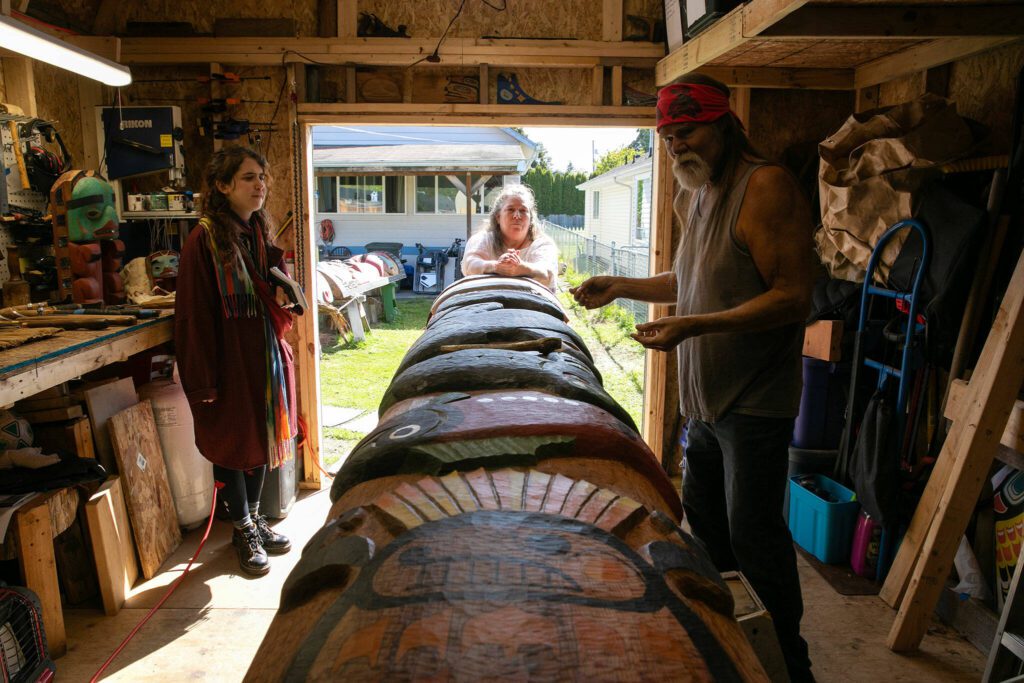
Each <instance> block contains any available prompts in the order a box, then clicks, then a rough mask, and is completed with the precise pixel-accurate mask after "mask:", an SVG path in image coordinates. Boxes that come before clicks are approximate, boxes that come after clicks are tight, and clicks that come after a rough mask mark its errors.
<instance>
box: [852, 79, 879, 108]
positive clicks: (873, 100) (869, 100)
mask: <svg viewBox="0 0 1024 683" xmlns="http://www.w3.org/2000/svg"><path fill="white" fill-rule="evenodd" d="M880 96H881V94H880V93H879V91H878V86H877V85H870V86H868V87H866V88H858V89H857V93H856V96H855V97H854V101H853V110H854V111H855V112H857V113H860V112H862V111H868V110H869V109H874V108H875V107H877V106H878V102H879V99H880Z"/></svg>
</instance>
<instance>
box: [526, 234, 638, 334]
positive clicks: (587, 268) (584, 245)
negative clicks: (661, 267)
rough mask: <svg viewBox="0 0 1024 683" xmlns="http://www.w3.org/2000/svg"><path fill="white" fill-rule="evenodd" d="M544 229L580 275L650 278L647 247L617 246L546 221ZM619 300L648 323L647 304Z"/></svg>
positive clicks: (623, 305) (636, 316)
mask: <svg viewBox="0 0 1024 683" xmlns="http://www.w3.org/2000/svg"><path fill="white" fill-rule="evenodd" d="M544 230H545V232H547V234H548V235H549V236H550V237H551V239H553V240H554V241H555V244H557V245H558V251H559V254H561V257H562V260H563V261H565V263H567V264H568V265H569V267H570V268H572V269H573V270H575V271H576V272H577V273H580V274H581V275H585V276H587V277H591V276H593V275H621V276H623V277H649V272H650V252H649V249H648V247H616V246H615V244H614V243H612V244H605V243H603V242H598V241H597V239H596V238H595V237H586V236H584V235H583V234H581V233H580V232H578V231H576V230H570V229H567V228H564V227H562V226H561V225H556V224H554V223H552V222H551V221H547V220H546V221H544ZM616 303H618V305H619V306H621V307H622V308H624V309H626V310H627V311H629V312H630V313H632V314H633V317H634V318H635V319H636V321H637V322H638V323H642V322H647V304H646V303H644V302H641V301H633V300H632V299H619V300H618V301H617V302H616Z"/></svg>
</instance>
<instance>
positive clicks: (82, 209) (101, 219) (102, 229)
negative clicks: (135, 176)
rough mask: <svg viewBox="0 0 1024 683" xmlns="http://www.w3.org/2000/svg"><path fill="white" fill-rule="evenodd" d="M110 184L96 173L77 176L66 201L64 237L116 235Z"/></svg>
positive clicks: (85, 239) (107, 237) (83, 238)
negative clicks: (78, 178)
mask: <svg viewBox="0 0 1024 683" xmlns="http://www.w3.org/2000/svg"><path fill="white" fill-rule="evenodd" d="M118 227H119V226H118V221H117V210H116V209H115V208H114V188H113V187H111V185H110V183H108V182H107V181H105V180H103V179H102V178H97V177H86V178H81V179H80V180H79V181H78V182H77V183H75V187H74V189H73V190H72V191H71V199H70V200H69V201H68V239H69V240H71V241H72V242H91V241H92V240H113V239H117V232H118Z"/></svg>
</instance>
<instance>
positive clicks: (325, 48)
mask: <svg viewBox="0 0 1024 683" xmlns="http://www.w3.org/2000/svg"><path fill="white" fill-rule="evenodd" d="M437 42H438V38H419V39H416V38H413V39H406V38H354V37H350V38H342V39H338V38H123V39H121V50H122V56H123V60H122V61H123V63H125V64H195V63H202V62H224V63H226V64H238V65H252V64H263V65H275V66H277V65H280V64H281V62H282V60H284V61H285V62H303V61H307V58H308V59H312V60H316V61H317V62H320V63H324V64H361V65H368V66H408V65H409V64H411V63H413V62H414V61H416V60H418V59H420V58H422V57H424V56H426V55H429V54H430V53H432V52H433V51H434V48H435V46H436V45H437ZM300 53H301V54H300ZM439 54H440V56H441V62H440V63H439V64H437V65H436V66H439V67H443V68H450V67H451V66H452V64H459V65H460V66H478V65H480V64H496V65H501V66H503V67H510V68H514V67H526V66H537V67H547V68H568V69H579V68H590V67H594V66H598V65H603V66H613V65H616V64H618V65H620V66H629V67H635V68H648V69H649V68H651V67H652V66H654V65H655V64H656V63H657V61H658V60H659V59H661V58H662V57H663V56H664V55H665V47H664V45H662V44H660V43H642V42H631V41H630V42H607V41H599V40H563V41H549V40H529V39H523V40H513V39H507V38H502V39H484V38H448V39H446V40H445V41H444V44H443V45H442V46H441V49H440V51H439ZM303 55H305V57H304V56H303ZM418 66H419V67H421V68H431V67H432V66H435V65H433V64H431V63H430V62H421V63H420V64H419V65H418Z"/></svg>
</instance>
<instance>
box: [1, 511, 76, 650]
mask: <svg viewBox="0 0 1024 683" xmlns="http://www.w3.org/2000/svg"><path fill="white" fill-rule="evenodd" d="M48 498H49V494H46V495H44V496H40V497H39V498H37V499H35V500H33V501H32V502H30V503H28V505H26V506H25V507H23V508H21V509H20V510H18V511H17V512H16V513H14V529H15V533H17V535H18V564H19V565H20V567H21V574H22V578H23V579H24V580H25V587H27V588H28V589H30V590H32V591H33V592H35V594H36V595H37V596H38V597H39V604H40V605H41V606H42V611H43V628H45V629H46V642H47V645H48V646H49V654H50V657H52V658H54V659H56V658H57V657H60V656H62V655H63V654H64V653H65V652H67V636H66V633H65V631H64V613H63V611H62V609H61V603H60V586H59V585H58V584H57V560H56V558H55V557H54V554H53V526H52V525H51V523H50V511H49V507H48V506H47V503H46V501H47V499H48Z"/></svg>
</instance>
